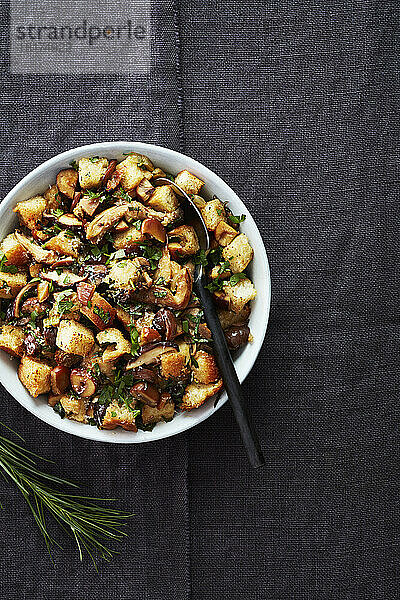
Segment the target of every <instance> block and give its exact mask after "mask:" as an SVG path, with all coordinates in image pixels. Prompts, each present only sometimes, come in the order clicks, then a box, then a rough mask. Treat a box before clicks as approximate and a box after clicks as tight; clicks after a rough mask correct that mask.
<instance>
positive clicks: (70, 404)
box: [49, 394, 86, 423]
mask: <svg viewBox="0 0 400 600" xmlns="http://www.w3.org/2000/svg"><path fill="white" fill-rule="evenodd" d="M57 402H59V403H60V404H61V406H62V407H63V409H64V411H65V416H66V417H67V419H71V420H72V421H79V423H84V422H85V421H86V404H85V401H84V399H83V398H77V396H72V395H71V396H70V395H68V394H63V395H61V396H51V397H49V404H53V405H55V404H57Z"/></svg>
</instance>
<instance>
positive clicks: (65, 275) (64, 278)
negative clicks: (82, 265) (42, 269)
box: [41, 269, 86, 287]
mask: <svg viewBox="0 0 400 600" xmlns="http://www.w3.org/2000/svg"><path fill="white" fill-rule="evenodd" d="M41 277H42V278H43V279H45V280H46V281H54V283H56V284H57V285H59V286H60V287H71V285H75V284H76V283H79V282H80V281H84V280H85V279H86V277H80V276H79V275H75V273H72V272H71V271H67V270H66V269H63V270H62V271H61V273H58V272H57V271H48V272H47V273H41Z"/></svg>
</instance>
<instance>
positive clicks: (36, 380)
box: [18, 356, 51, 398]
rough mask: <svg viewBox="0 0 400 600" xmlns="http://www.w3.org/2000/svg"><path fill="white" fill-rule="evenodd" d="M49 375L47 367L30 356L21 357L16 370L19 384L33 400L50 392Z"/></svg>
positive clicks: (49, 368) (49, 371) (48, 367)
mask: <svg viewBox="0 0 400 600" xmlns="http://www.w3.org/2000/svg"><path fill="white" fill-rule="evenodd" d="M50 373H51V367H50V366H49V365H47V364H46V363H44V362H42V361H40V360H37V359H35V358H31V357H30V356H23V357H22V359H21V363H20V365H19V368H18V377H19V378H20V380H21V383H22V384H23V385H24V386H25V387H26V389H27V390H28V392H29V393H30V395H31V396H33V397H34V398H36V397H37V396H39V395H40V394H46V393H47V392H50V390H51V385H50Z"/></svg>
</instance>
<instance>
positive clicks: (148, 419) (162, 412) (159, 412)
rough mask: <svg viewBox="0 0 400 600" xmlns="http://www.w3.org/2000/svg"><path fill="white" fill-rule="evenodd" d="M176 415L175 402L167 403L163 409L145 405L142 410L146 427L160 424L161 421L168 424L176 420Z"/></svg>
mask: <svg viewBox="0 0 400 600" xmlns="http://www.w3.org/2000/svg"><path fill="white" fill-rule="evenodd" d="M174 413H175V405H174V403H173V402H166V403H165V405H164V406H163V407H162V408H161V409H158V408H157V407H156V406H154V407H153V406H148V405H147V404H145V405H144V406H143V408H142V421H143V424H144V425H149V424H150V423H159V422H160V421H166V422H168V421H171V420H172V419H173V418H174Z"/></svg>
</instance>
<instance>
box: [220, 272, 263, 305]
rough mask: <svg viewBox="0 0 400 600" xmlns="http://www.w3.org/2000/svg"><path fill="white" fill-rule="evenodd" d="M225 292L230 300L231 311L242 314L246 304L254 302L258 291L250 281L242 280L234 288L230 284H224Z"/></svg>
mask: <svg viewBox="0 0 400 600" xmlns="http://www.w3.org/2000/svg"><path fill="white" fill-rule="evenodd" d="M222 289H223V292H224V294H225V296H226V297H227V298H228V300H229V309H230V310H233V312H235V313H240V311H241V310H242V309H243V307H244V306H245V304H247V303H248V302H250V300H253V299H254V298H255V297H256V295H257V291H256V288H255V287H254V285H253V284H252V282H251V281H250V279H248V278H247V277H246V278H245V279H240V280H239V281H238V283H237V284H236V285H234V286H232V285H231V284H230V283H229V282H224V284H223V288H222Z"/></svg>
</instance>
